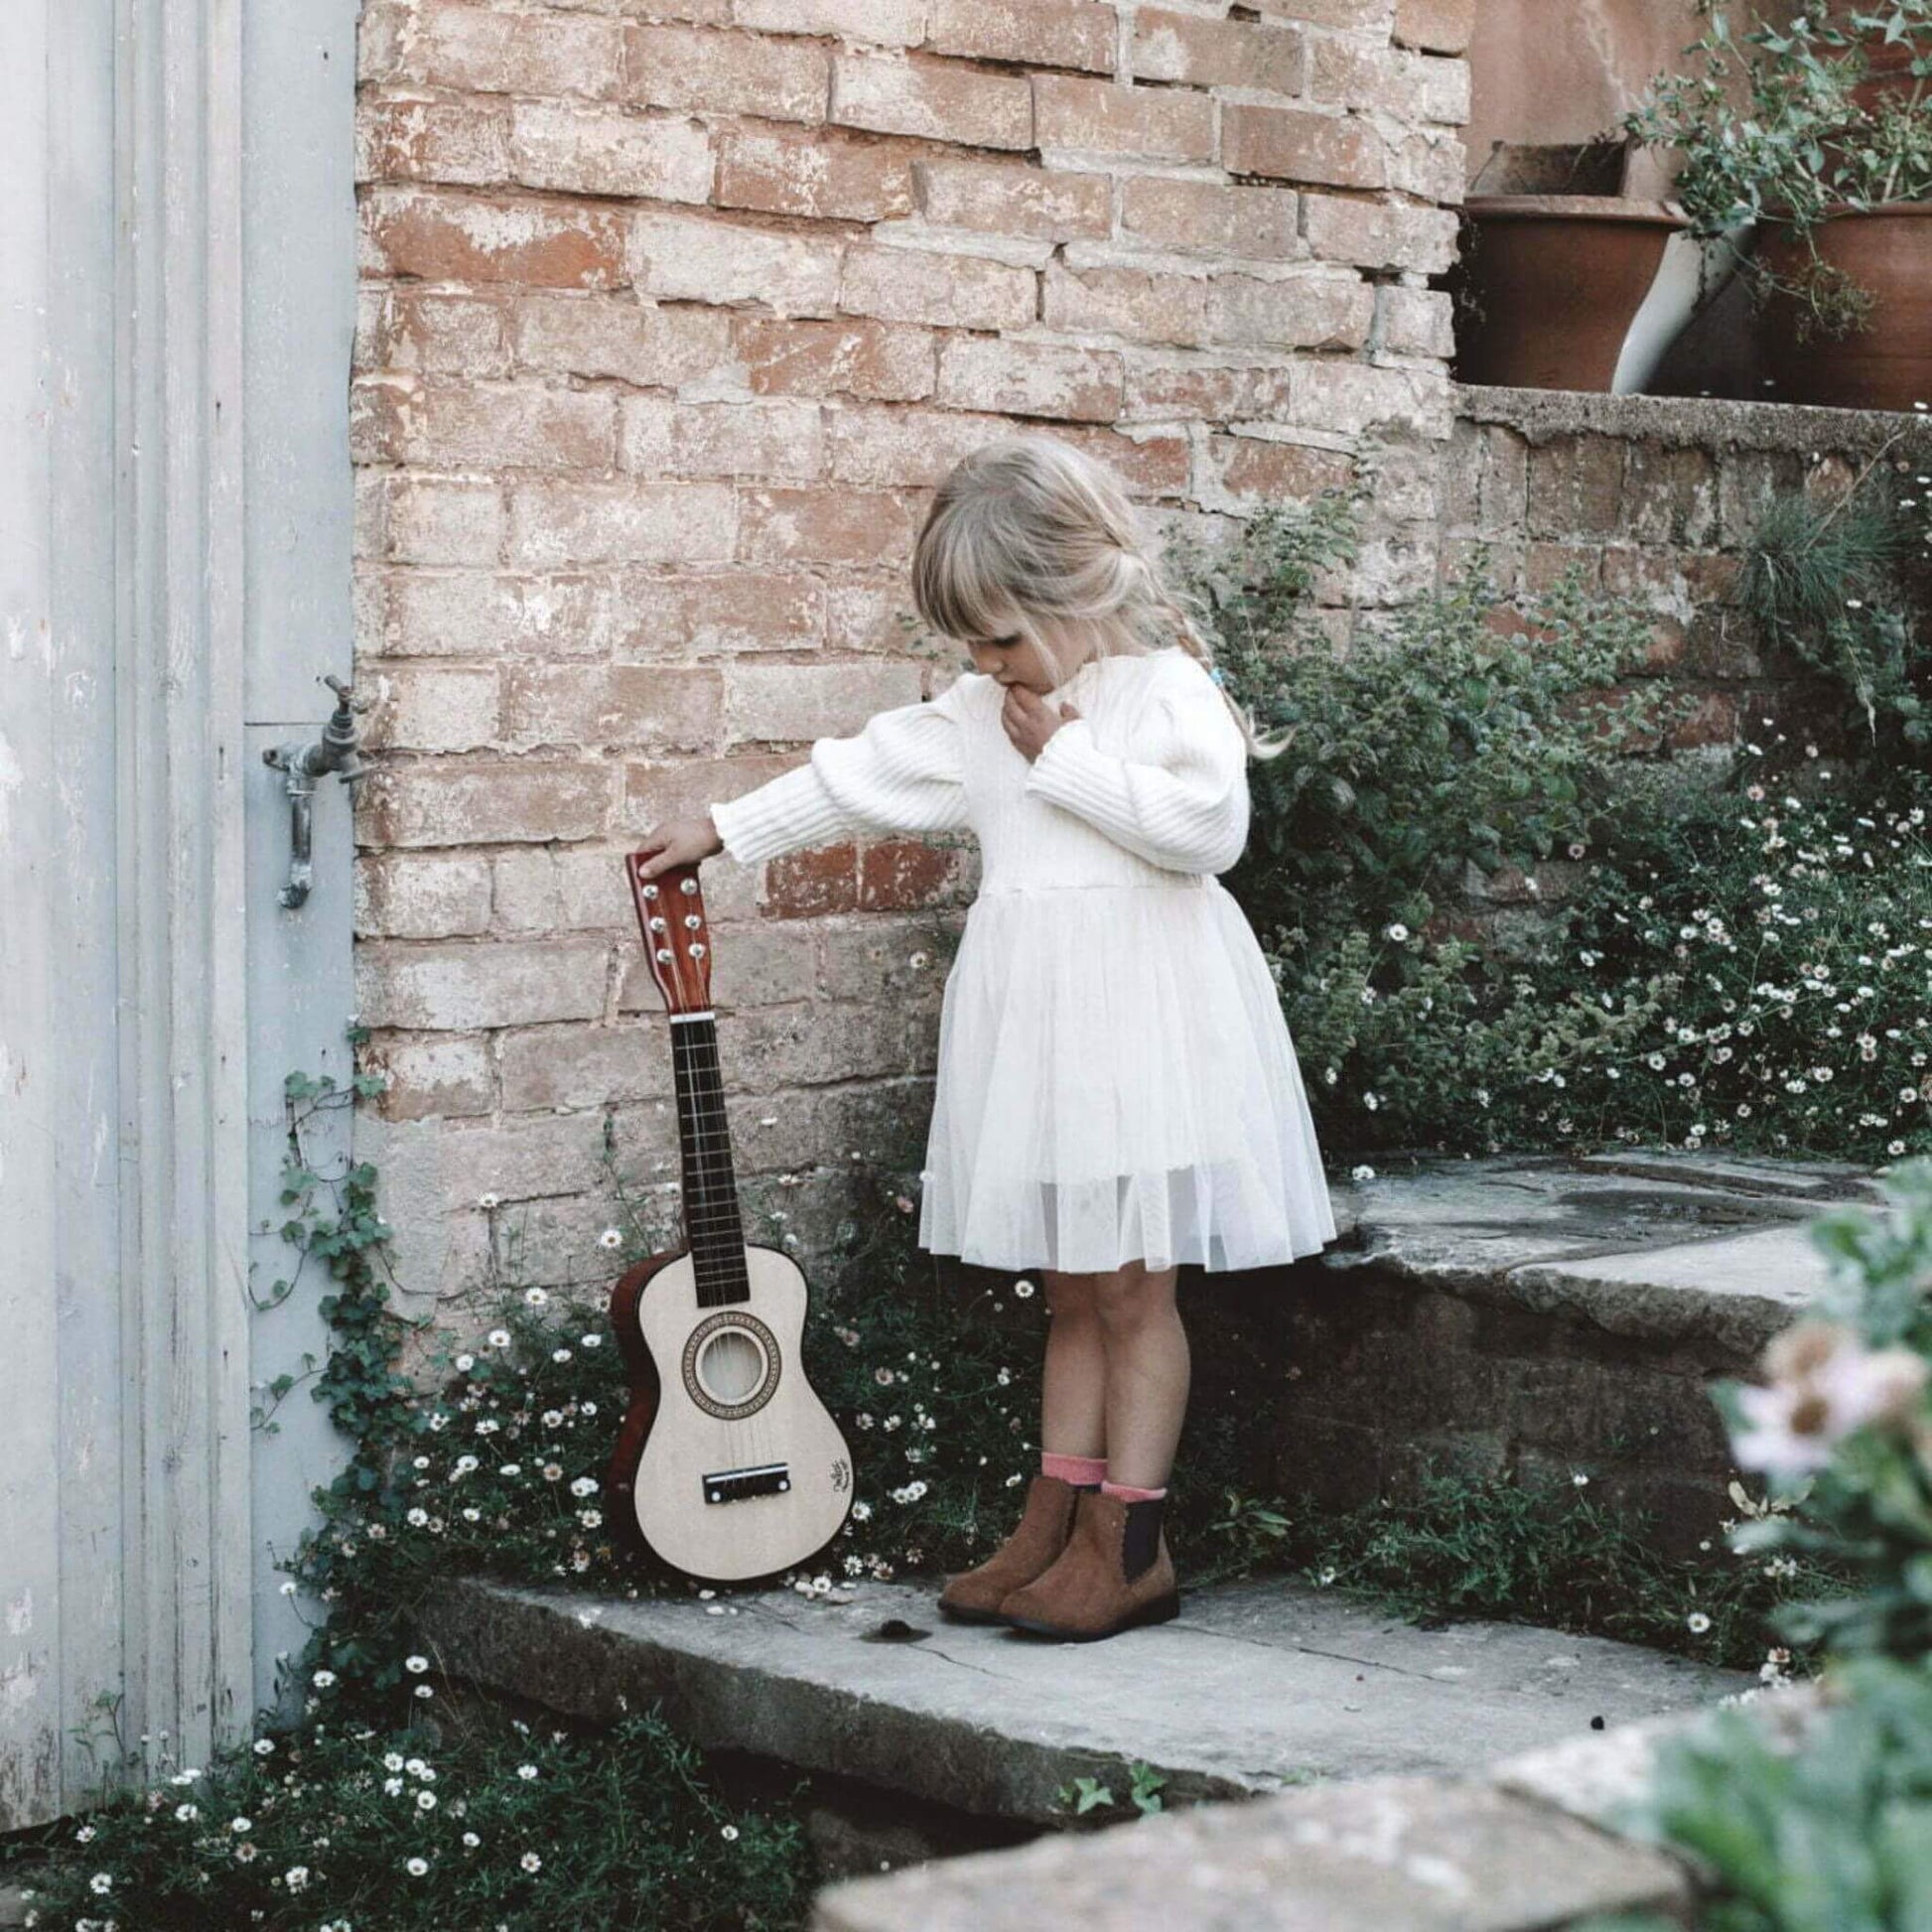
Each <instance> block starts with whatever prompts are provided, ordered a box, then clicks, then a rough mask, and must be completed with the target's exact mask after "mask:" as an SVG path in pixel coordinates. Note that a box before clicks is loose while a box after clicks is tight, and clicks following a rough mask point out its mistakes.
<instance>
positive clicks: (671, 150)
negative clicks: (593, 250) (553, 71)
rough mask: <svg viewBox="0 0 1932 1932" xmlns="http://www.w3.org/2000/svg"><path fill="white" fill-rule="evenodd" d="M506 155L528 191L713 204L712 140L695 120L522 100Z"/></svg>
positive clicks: (606, 108) (708, 132)
mask: <svg viewBox="0 0 1932 1932" xmlns="http://www.w3.org/2000/svg"><path fill="white" fill-rule="evenodd" d="M510 156H511V165H512V166H513V167H514V169H515V171H516V179H517V180H518V181H520V182H522V183H524V184H525V185H526V186H527V187H530V188H555V189H563V190H566V191H568V192H570V193H572V194H579V195H626V196H645V197H650V198H652V199H654V200H657V201H665V202H699V203H702V202H707V201H709V200H710V199H711V177H712V158H711V134H710V131H709V130H708V129H707V128H705V127H703V126H701V125H700V124H699V123H697V122H695V121H689V120H681V119H679V120H673V119H669V118H663V119H650V118H647V117H645V116H643V115H638V114H626V113H624V112H622V111H621V109H618V108H612V107H582V106H574V105H572V104H570V103H568V102H565V101H552V100H520V101H518V102H517V103H516V109H515V121H514V124H513V126H512V128H511V132H510Z"/></svg>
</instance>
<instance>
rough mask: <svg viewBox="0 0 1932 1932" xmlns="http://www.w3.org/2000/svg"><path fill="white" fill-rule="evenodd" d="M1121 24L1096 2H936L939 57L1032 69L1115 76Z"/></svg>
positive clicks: (933, 43)
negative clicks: (1007, 63)
mask: <svg viewBox="0 0 1932 1932" xmlns="http://www.w3.org/2000/svg"><path fill="white" fill-rule="evenodd" d="M1115 33H1116V20H1115V15H1114V9H1113V8H1112V7H1111V6H1103V5H1099V4H1097V0H932V18H931V21H930V23H929V24H928V26H927V29H926V45H927V46H928V47H929V48H930V49H931V50H932V51H933V52H934V53H935V54H958V55H964V56H965V57H967V58H968V59H971V60H981V61H1013V62H1016V63H1019V64H1022V65H1024V66H1027V67H1044V68H1084V69H1087V70H1088V71H1089V72H1093V73H1111V72H1112V71H1113V70H1114V40H1115Z"/></svg>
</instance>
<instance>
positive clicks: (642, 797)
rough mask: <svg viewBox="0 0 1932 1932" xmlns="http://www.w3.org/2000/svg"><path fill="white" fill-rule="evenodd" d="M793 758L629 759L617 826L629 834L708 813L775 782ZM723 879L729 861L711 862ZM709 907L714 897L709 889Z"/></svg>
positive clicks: (730, 868)
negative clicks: (713, 807) (661, 761)
mask: <svg viewBox="0 0 1932 1932" xmlns="http://www.w3.org/2000/svg"><path fill="white" fill-rule="evenodd" d="M797 762H798V759H797V758H796V757H795V756H788V755H782V754H777V753H764V754H760V755H759V756H758V757H756V758H728V759H702V760H700V759H674V760H672V761H671V762H669V763H667V764H646V763H643V762H640V761H636V760H630V761H626V763H625V764H624V767H623V809H622V814H621V820H620V824H619V826H618V827H616V828H614V829H616V830H619V831H621V832H623V833H625V834H629V835H631V836H633V837H634V836H636V835H638V834H641V833H643V832H646V831H648V830H649V829H650V827H651V826H653V825H656V824H659V823H661V822H662V821H663V820H665V819H669V818H681V817H683V816H685V815H686V814H688V813H691V812H701V811H704V810H705V809H706V808H707V807H708V806H710V805H714V804H716V803H718V802H719V801H720V800H721V799H726V798H736V797H737V796H738V795H739V793H740V792H743V791H750V790H751V789H752V787H753V786H754V785H760V784H763V783H764V781H765V780H766V779H767V778H775V777H776V776H777V775H778V774H779V772H781V771H784V770H786V769H788V768H789V767H790V766H792V765H794V764H796V763H797ZM713 864H714V865H715V866H717V867H718V868H719V870H720V872H721V874H722V875H724V876H727V877H729V876H730V874H731V873H732V872H734V871H737V870H739V869H738V868H736V867H733V866H732V865H731V863H730V862H729V861H728V860H724V859H718V860H715V861H713ZM705 901H706V903H707V904H710V903H711V902H712V894H711V892H710V890H709V888H707V890H706V893H705Z"/></svg>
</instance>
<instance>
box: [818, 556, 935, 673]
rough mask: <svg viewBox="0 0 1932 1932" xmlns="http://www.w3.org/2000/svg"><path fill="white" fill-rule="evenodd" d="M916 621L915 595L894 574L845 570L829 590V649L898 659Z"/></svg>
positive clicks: (827, 616)
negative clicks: (913, 601) (913, 604)
mask: <svg viewBox="0 0 1932 1932" xmlns="http://www.w3.org/2000/svg"><path fill="white" fill-rule="evenodd" d="M912 622H913V616H912V596H911V592H910V590H909V589H908V588H907V585H906V582H905V579H904V578H903V577H902V576H901V575H900V574H899V573H898V572H897V571H896V570H894V571H877V572H867V571H845V572H843V573H841V575H840V576H839V578H838V580H837V581H836V582H835V583H831V584H828V585H827V586H826V588H825V647H826V649H827V650H842V651H864V652H868V653H872V654H879V653H885V654H888V655H891V656H897V655H898V654H899V653H900V652H902V651H903V650H904V649H905V640H906V634H907V630H908V628H909V627H910V626H911V624H912Z"/></svg>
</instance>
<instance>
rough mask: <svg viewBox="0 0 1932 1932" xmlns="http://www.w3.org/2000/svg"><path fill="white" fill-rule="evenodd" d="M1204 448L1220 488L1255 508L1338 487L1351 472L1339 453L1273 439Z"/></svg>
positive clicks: (1226, 439) (1218, 439)
mask: <svg viewBox="0 0 1932 1932" xmlns="http://www.w3.org/2000/svg"><path fill="white" fill-rule="evenodd" d="M1207 448H1208V460H1209V462H1210V463H1211V464H1212V465H1213V467H1214V473H1215V477H1216V479H1217V481H1218V482H1219V483H1220V486H1221V487H1222V489H1224V490H1225V491H1227V493H1228V494H1229V495H1231V496H1237V497H1241V498H1243V499H1246V500H1250V501H1253V502H1255V503H1257V504H1259V503H1272V502H1279V501H1281V500H1282V499H1283V498H1284V497H1288V498H1295V499H1300V498H1304V497H1309V496H1317V495H1319V494H1320V493H1321V491H1322V490H1324V489H1339V488H1342V487H1344V486H1345V485H1346V484H1347V483H1348V481H1349V478H1350V476H1351V475H1352V474H1353V471H1354V465H1353V463H1352V461H1351V460H1350V459H1349V458H1348V457H1346V456H1344V455H1342V454H1341V453H1340V452H1338V451H1335V450H1311V449H1307V448H1305V447H1304V446H1303V445H1302V444H1300V443H1279V442H1276V441H1274V440H1273V439H1272V438H1262V437H1256V436H1214V437H1210V438H1209V439H1208V445H1207Z"/></svg>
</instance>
